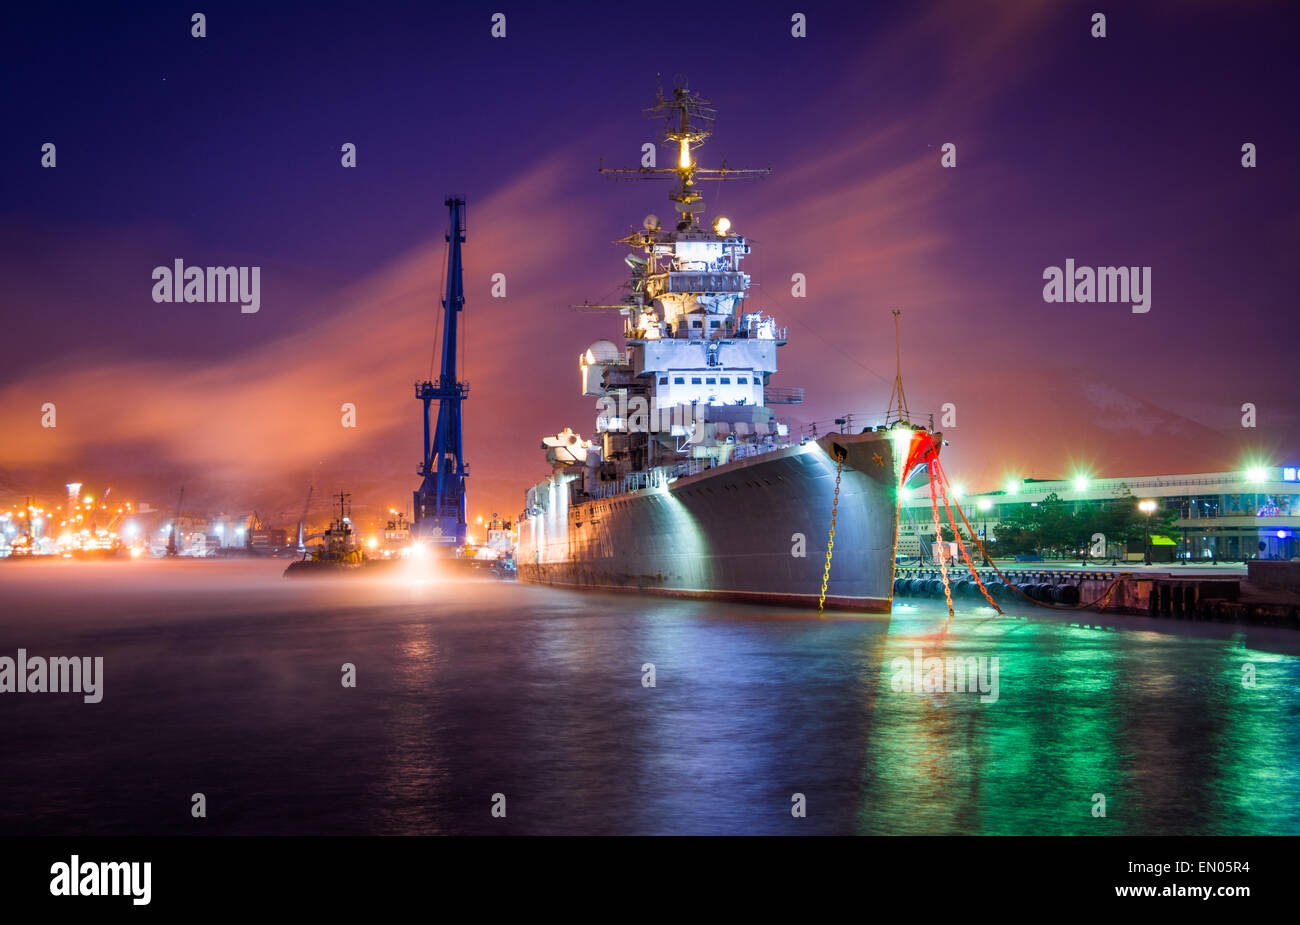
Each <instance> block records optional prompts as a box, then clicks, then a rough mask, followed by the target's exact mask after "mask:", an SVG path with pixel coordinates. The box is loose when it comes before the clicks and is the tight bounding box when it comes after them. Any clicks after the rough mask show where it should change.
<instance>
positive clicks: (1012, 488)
mask: <svg viewBox="0 0 1300 925" xmlns="http://www.w3.org/2000/svg"><path fill="white" fill-rule="evenodd" d="M1019 490H1020V482H1018V481H1017V480H1016V479H1011V480H1010V481H1008V482H1007V494H1009V495H1014V494H1015V493H1016V492H1018V491H1019Z"/></svg>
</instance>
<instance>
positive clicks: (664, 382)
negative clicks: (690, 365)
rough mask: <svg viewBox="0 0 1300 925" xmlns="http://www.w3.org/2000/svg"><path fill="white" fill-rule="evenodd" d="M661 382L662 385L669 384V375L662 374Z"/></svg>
mask: <svg viewBox="0 0 1300 925" xmlns="http://www.w3.org/2000/svg"><path fill="white" fill-rule="evenodd" d="M659 384H660V385H667V384H668V377H667V376H660V377H659Z"/></svg>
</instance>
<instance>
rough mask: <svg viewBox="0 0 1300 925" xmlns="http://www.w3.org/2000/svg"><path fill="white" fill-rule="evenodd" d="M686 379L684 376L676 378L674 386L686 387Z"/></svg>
mask: <svg viewBox="0 0 1300 925" xmlns="http://www.w3.org/2000/svg"><path fill="white" fill-rule="evenodd" d="M685 384H686V379H685V378H684V377H682V376H676V377H674V379H673V385H685Z"/></svg>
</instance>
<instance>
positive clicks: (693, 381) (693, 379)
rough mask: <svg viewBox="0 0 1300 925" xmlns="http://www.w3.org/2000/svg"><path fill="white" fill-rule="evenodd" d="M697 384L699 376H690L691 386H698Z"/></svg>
mask: <svg viewBox="0 0 1300 925" xmlns="http://www.w3.org/2000/svg"><path fill="white" fill-rule="evenodd" d="M699 384H700V377H699V376H691V385H699Z"/></svg>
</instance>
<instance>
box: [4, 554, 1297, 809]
mask: <svg viewBox="0 0 1300 925" xmlns="http://www.w3.org/2000/svg"><path fill="white" fill-rule="evenodd" d="M286 564H287V562H286V560H283V559H271V560H236V561H201V560H171V561H132V562H103V563H73V562H67V561H59V562H0V656H8V657H10V658H13V657H15V656H16V653H17V650H18V649H19V648H25V649H26V650H27V652H28V654H29V656H46V657H51V656H92V657H93V656H102V657H103V659H104V677H103V700H102V702H100V703H97V704H88V703H84V702H83V701H82V698H81V696H80V695H76V694H44V693H42V694H35V693H24V694H19V693H4V694H0V742H3V754H4V756H5V760H4V761H3V763H2V764H0V833H3V834H82V833H86V834H110V833H111V834H232V833H277V834H293V833H339V834H362V833H376V834H390V833H403V834H451V833H483V834H492V833H543V832H555V833H756V834H782V833H788V834H812V833H822V834H824V833H845V834H848V833H900V834H901V833H934V834H938V833H997V834H1012V833H1043V834H1139V833H1142V834H1147V833H1192V834H1247V833H1291V834H1294V833H1297V832H1300V722H1297V720H1298V719H1300V683H1297V682H1300V639H1297V638H1296V636H1295V635H1294V634H1286V633H1281V632H1278V631H1269V630H1263V629H1255V628H1240V627H1226V626H1217V625H1205V624H1182V623H1177V622H1171V621H1152V620H1144V619H1138V618H1129V617H1113V616H1108V615H1097V614H1091V613H1087V612H1084V613H1076V614H1057V613H1046V612H1043V611H1034V612H1030V611H1028V610H1021V611H1017V612H1016V613H1014V614H1012V615H1009V616H1006V617H1000V616H998V615H996V614H994V613H993V612H992V611H991V610H988V609H987V608H979V607H976V606H975V605H974V604H972V603H969V602H962V603H960V604H959V612H958V616H957V619H956V620H955V621H954V623H953V624H952V625H951V626H950V627H949V628H948V631H947V632H946V633H943V632H941V629H942V627H943V624H944V622H945V619H946V612H945V611H943V609H942V604H941V603H939V604H935V603H933V602H921V603H919V604H918V603H917V602H915V601H906V602H903V601H900V602H899V604H900V606H899V607H898V608H897V612H896V613H895V614H894V616H893V617H892V619H884V618H880V617H852V616H847V617H846V616H842V615H835V616H833V617H831V618H828V619H825V620H818V619H817V618H816V616H815V614H814V615H810V614H806V613H802V612H794V611H788V610H783V609H779V608H768V607H752V606H744V605H735V604H720V603H705V602H698V601H684V600H674V599H668V598H656V597H641V596H637V595H630V594H628V595H605V594H579V593H572V592H565V591H556V590H553V589H547V588H537V587H533V586H529V585H518V584H515V583H513V582H500V581H496V580H493V579H487V578H485V579H471V578H463V577H454V576H448V575H432V576H431V575H427V574H422V573H418V572H416V573H411V572H403V571H384V572H381V573H378V574H375V575H364V576H362V575H348V576H339V577H330V578H320V577H311V578H303V579H294V580H290V579H286V578H283V577H282V575H281V573H282V571H283V569H284V567H285V565H286ZM1094 623H1101V624H1104V627H1105V628H1094V627H1093V626H1092V624H1094ZM1079 624H1089V626H1088V627H1085V626H1082V625H1079ZM918 648H919V649H921V651H922V654H923V656H925V657H929V656H939V657H944V656H975V657H977V658H978V657H985V658H989V659H991V658H997V659H998V665H999V677H998V690H997V699H996V701H995V702H981V699H980V696H979V695H978V694H977V693H955V692H949V693H943V692H940V693H927V692H920V693H911V692H907V691H896V690H895V689H894V683H893V681H894V680H895V675H896V672H895V670H894V669H893V668H891V665H893V664H894V660H895V659H896V658H907V659H910V658H912V657H913V656H914V654H915V653H916V650H917V649H918ZM345 662H350V663H352V664H354V665H355V666H356V672H357V687H356V688H355V689H349V688H344V687H342V686H341V684H340V678H341V673H340V668H341V666H342V665H343V664H344V663H345ZM645 663H653V664H654V666H655V673H656V686H655V687H654V688H645V687H643V686H642V671H643V669H642V666H643V665H644V664H645ZM1245 663H1250V664H1251V665H1253V666H1254V669H1255V674H1256V687H1255V688H1254V689H1251V688H1247V687H1245V686H1243V684H1242V676H1243V668H1242V666H1243V664H1245ZM194 793H203V794H205V796H206V798H207V818H204V819H194V818H192V817H191V815H190V807H191V802H190V799H191V795H192V794H194ZM494 793H502V794H505V796H506V799H507V813H508V814H507V817H506V818H504V819H496V818H493V817H492V816H491V812H490V810H491V805H492V795H493V794H494ZM794 793H802V794H804V795H805V797H806V799H807V813H808V815H807V818H804V819H798V818H794V817H792V815H791V812H790V808H791V805H792V804H791V795H792V794H794ZM1096 793H1102V794H1104V795H1105V797H1106V809H1107V815H1106V817H1105V818H1094V816H1093V815H1092V807H1093V805H1094V801H1093V795H1094V794H1096Z"/></svg>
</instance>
